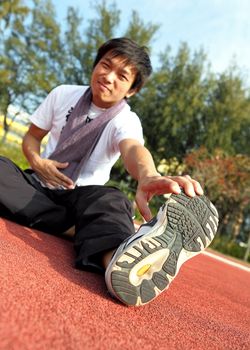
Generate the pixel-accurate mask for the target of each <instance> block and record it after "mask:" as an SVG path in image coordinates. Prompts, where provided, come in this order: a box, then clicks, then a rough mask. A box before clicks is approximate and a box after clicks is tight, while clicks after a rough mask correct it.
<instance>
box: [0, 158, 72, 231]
mask: <svg viewBox="0 0 250 350" xmlns="http://www.w3.org/2000/svg"><path fill="white" fill-rule="evenodd" d="M0 169H1V171H0V216H2V217H5V218H7V219H9V220H12V221H15V222H17V223H19V224H21V225H25V226H28V227H33V228H36V229H38V230H42V231H45V232H49V233H52V234H57V233H60V232H63V231H64V230H65V229H66V228H68V227H69V225H70V224H68V218H67V213H66V209H65V208H64V207H63V206H60V205H57V204H55V203H54V202H53V201H52V200H51V199H49V198H48V196H47V195H46V194H45V192H46V190H45V189H42V188H41V189H40V190H38V189H39V187H41V186H40V185H39V184H38V183H37V181H36V180H35V179H33V178H32V176H31V175H30V174H26V173H25V172H24V171H22V170H21V169H20V168H19V167H18V166H17V165H15V164H14V163H13V162H12V161H11V160H9V159H7V158H5V157H0ZM36 187H37V188H36ZM43 191H44V193H43Z"/></svg>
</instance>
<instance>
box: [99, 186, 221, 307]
mask: <svg viewBox="0 0 250 350" xmlns="http://www.w3.org/2000/svg"><path fill="white" fill-rule="evenodd" d="M218 222H219V220H218V212H217V210H216V208H215V206H214V205H213V204H212V203H211V202H210V201H209V200H208V199H207V198H206V197H205V196H203V195H202V196H195V197H192V198H191V197H189V196H187V195H185V194H184V193H181V194H179V195H174V194H172V195H171V196H170V197H169V198H168V200H167V201H166V203H165V204H164V205H163V206H162V207H161V208H160V210H159V212H158V214H157V215H156V217H154V218H153V219H152V220H151V221H149V222H148V223H146V224H143V225H142V226H141V227H140V228H139V230H138V231H137V232H136V233H135V234H134V235H133V236H130V237H129V238H127V239H126V240H125V241H124V242H123V243H122V244H121V245H120V246H119V247H118V249H117V250H116V252H115V253H114V255H113V257H112V259H111V261H110V263H109V265H108V267H107V269H106V273H105V281H106V284H107V288H108V290H109V292H110V293H111V294H112V295H113V296H115V297H116V298H118V299H119V300H120V301H121V302H123V303H124V304H127V305H134V306H139V305H144V304H147V303H149V302H150V301H152V300H153V299H154V298H156V297H157V296H158V295H159V294H160V293H162V292H163V291H164V290H165V289H167V288H168V287H169V284H170V283H171V282H172V280H173V279H174V278H175V277H176V275H177V273H178V271H179V269H180V267H181V265H182V264H183V263H184V262H185V261H187V260H188V259H190V258H192V257H193V256H195V255H197V254H199V253H200V252H201V251H202V250H204V249H205V248H206V247H207V246H208V245H209V244H210V243H211V241H212V239H213V238H214V236H215V234H216V230H217V227H218Z"/></svg>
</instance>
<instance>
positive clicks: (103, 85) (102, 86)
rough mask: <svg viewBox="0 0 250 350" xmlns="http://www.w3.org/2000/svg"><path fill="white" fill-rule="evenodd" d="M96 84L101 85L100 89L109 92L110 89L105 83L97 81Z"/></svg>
mask: <svg viewBox="0 0 250 350" xmlns="http://www.w3.org/2000/svg"><path fill="white" fill-rule="evenodd" d="M98 84H99V86H100V87H101V90H103V91H108V92H111V90H110V89H109V88H108V87H107V85H105V84H104V83H102V82H101V81H98Z"/></svg>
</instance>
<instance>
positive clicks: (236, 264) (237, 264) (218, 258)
mask: <svg viewBox="0 0 250 350" xmlns="http://www.w3.org/2000/svg"><path fill="white" fill-rule="evenodd" d="M202 254H204V255H207V256H210V257H211V258H213V259H216V260H219V261H222V262H224V263H225V264H228V265H231V266H234V267H237V268H239V269H241V270H244V271H247V272H250V268H249V267H247V266H245V265H241V264H239V263H237V262H234V261H232V260H229V259H226V258H223V257H222V256H218V255H216V254H213V253H210V252H207V251H204V252H202Z"/></svg>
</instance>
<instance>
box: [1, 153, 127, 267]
mask: <svg viewBox="0 0 250 350" xmlns="http://www.w3.org/2000/svg"><path fill="white" fill-rule="evenodd" d="M0 216H1V217H4V218H7V219H9V220H12V221H15V222H17V223H19V224H21V225H25V226H28V227H32V228H35V229H38V230H41V231H44V232H47V233H50V234H55V235H59V234H61V233H63V232H65V231H66V230H67V229H69V228H70V227H72V226H73V225H75V237H74V247H75V250H76V267H78V268H82V269H85V268H87V269H89V268H92V267H93V268H97V269H99V270H102V267H101V264H100V256H101V255H102V253H103V252H105V251H107V250H110V249H114V248H116V247H118V245H119V244H120V243H121V242H122V241H123V240H124V239H125V238H127V237H128V235H131V234H132V233H134V226H133V221H132V206H131V203H130V201H129V200H128V199H127V198H126V197H125V196H124V194H123V193H122V192H121V191H120V190H118V189H117V188H114V187H107V186H97V185H94V186H80V187H76V188H75V189H73V190H51V189H48V188H44V187H42V186H41V185H40V184H39V182H38V181H36V180H35V179H34V178H33V176H32V175H31V174H30V172H29V171H22V170H21V169H20V168H19V167H18V166H17V165H15V164H14V163H13V162H12V161H10V160H9V159H7V158H5V157H0Z"/></svg>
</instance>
